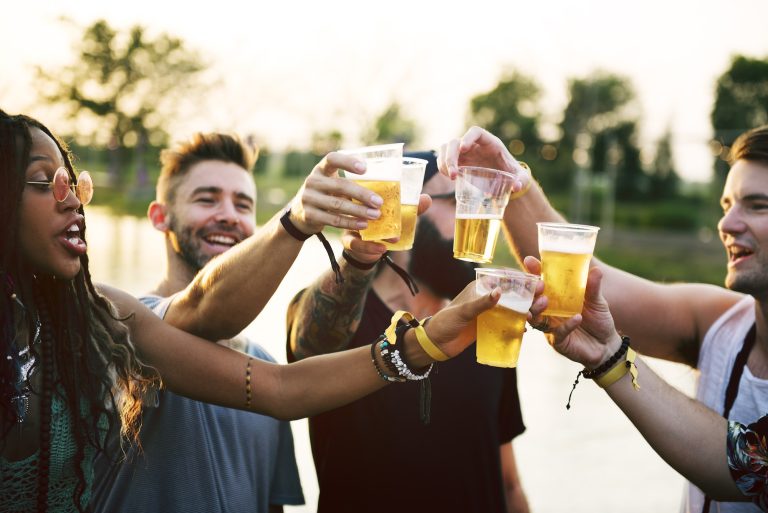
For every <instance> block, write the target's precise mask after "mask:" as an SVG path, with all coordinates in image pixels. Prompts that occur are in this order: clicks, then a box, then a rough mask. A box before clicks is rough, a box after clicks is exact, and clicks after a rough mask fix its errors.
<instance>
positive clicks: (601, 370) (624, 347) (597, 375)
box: [565, 335, 640, 410]
mask: <svg viewBox="0 0 768 513" xmlns="http://www.w3.org/2000/svg"><path fill="white" fill-rule="evenodd" d="M628 350H630V349H629V337H626V336H623V335H622V337H621V347H619V349H618V351H616V352H615V353H614V354H613V356H611V357H610V358H608V360H606V361H605V362H603V363H602V365H600V366H598V367H597V368H595V369H592V370H591V371H590V370H587V369H584V370H581V371H579V373H578V374H576V381H574V382H573V388H571V393H570V394H568V403H566V405H565V409H566V410H570V409H571V397H572V396H573V391H574V390H576V385H578V384H579V378H580V377H581V376H584V377H585V378H587V379H594V380H595V381H596V382H597V384H598V385H600V386H603V388H605V387H607V386H608V385H610V384H612V383H613V382H614V381H616V380H617V379H619V378H620V377H621V376H623V375H624V374H626V372H627V371H630V372H632V376H633V380H632V384H633V386H635V390H639V389H640V385H638V384H637V367H634V360H635V359H634V354H635V352H634V351H632V361H631V362H630V361H628V358H627V363H628V364H629V365H628V366H627V367H626V368H625V370H624V372H623V373H621V374H618V373H616V374H618V375H617V377H616V378H615V379H613V381H610V382H608V381H609V380H608V379H607V376H606V379H604V377H603V375H604V374H606V373H607V372H609V371H612V370H613V367H614V365H616V362H618V361H619V360H620V359H621V358H622V357H623V356H624V355H625V354H627V351H628ZM617 367H618V366H617ZM630 367H634V370H633V371H631V370H630ZM601 383H607V384H606V385H602V384H601Z"/></svg>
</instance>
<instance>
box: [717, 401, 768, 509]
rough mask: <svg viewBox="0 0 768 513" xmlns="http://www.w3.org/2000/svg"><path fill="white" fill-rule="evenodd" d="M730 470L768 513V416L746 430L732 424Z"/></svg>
mask: <svg viewBox="0 0 768 513" xmlns="http://www.w3.org/2000/svg"><path fill="white" fill-rule="evenodd" d="M727 445H728V468H729V469H730V471H731V477H733V480H734V481H735V482H736V486H738V487H739V489H740V490H741V492H742V493H743V494H744V495H746V496H748V497H751V498H752V502H754V503H755V504H757V506H758V507H760V509H761V510H762V511H768V415H765V416H763V417H762V418H761V419H760V420H758V421H757V422H755V423H753V424H750V425H749V426H745V425H744V424H740V423H738V422H733V421H731V422H728V442H727Z"/></svg>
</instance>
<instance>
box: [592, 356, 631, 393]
mask: <svg viewBox="0 0 768 513" xmlns="http://www.w3.org/2000/svg"><path fill="white" fill-rule="evenodd" d="M635 357H637V353H635V352H634V351H633V350H632V348H631V347H628V348H627V357H626V358H625V359H624V360H622V361H620V362H618V363H617V364H616V365H614V366H613V367H612V368H611V369H610V370H608V371H607V372H606V373H605V374H603V375H602V376H600V377H599V378H595V383H597V384H598V385H600V387H601V388H608V387H609V386H611V385H613V384H614V383H616V382H617V381H618V380H619V379H621V377H622V376H624V374H626V373H627V372H629V373H630V374H631V375H632V386H633V387H634V388H635V390H640V384H639V383H638V382H637V366H636V365H635Z"/></svg>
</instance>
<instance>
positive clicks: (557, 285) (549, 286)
mask: <svg viewBox="0 0 768 513" xmlns="http://www.w3.org/2000/svg"><path fill="white" fill-rule="evenodd" d="M590 260H592V253H586V254H579V253H567V252H561V251H542V252H541V275H542V277H543V278H544V283H546V285H545V287H546V290H545V294H546V295H547V298H548V299H549V303H548V306H547V309H546V310H545V311H544V313H545V314H546V315H551V316H553V317H570V316H572V315H576V314H577V313H581V309H582V308H583V307H584V290H585V289H586V288H587V275H588V273H589V261H590Z"/></svg>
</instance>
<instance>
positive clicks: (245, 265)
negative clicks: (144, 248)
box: [165, 213, 302, 340]
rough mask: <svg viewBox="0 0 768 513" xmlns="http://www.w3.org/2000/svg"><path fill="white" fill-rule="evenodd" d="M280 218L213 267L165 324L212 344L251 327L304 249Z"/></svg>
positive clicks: (182, 295) (179, 300)
mask: <svg viewBox="0 0 768 513" xmlns="http://www.w3.org/2000/svg"><path fill="white" fill-rule="evenodd" d="M280 215H281V214H280V213H278V214H276V215H275V216H274V217H273V218H272V219H270V220H269V222H268V223H267V224H265V225H264V226H262V227H261V228H260V229H259V230H258V231H257V232H256V233H255V234H254V235H252V236H251V237H249V238H248V239H246V240H245V241H243V242H242V243H240V244H238V245H237V246H235V247H234V248H232V249H230V250H229V251H227V252H226V253H224V254H222V255H221V256H219V257H217V258H215V259H213V260H212V261H211V262H209V263H208V264H207V265H206V266H205V267H204V268H203V269H202V270H201V271H200V272H199V273H198V274H197V276H196V277H195V279H194V280H193V281H192V283H190V284H189V286H188V287H187V288H186V289H184V290H183V291H182V292H181V293H180V294H179V295H178V296H177V298H176V299H175V300H174V302H173V303H172V304H171V307H170V308H169V310H168V313H167V314H166V316H165V320H166V322H168V323H170V324H173V325H174V326H176V327H178V328H180V329H183V330H184V331H187V332H189V333H193V334H195V335H198V336H200V337H203V338H206V339H208V340H221V339H227V338H231V337H233V336H235V335H237V334H238V333H239V332H240V331H242V330H243V329H244V328H245V327H246V326H248V324H250V323H251V322H252V321H253V319H254V318H255V317H256V316H257V315H258V314H259V313H260V312H261V310H262V309H263V308H264V306H265V305H266V304H267V302H268V301H269V299H270V298H271V297H272V295H273V294H274V292H275V290H276V289H277V287H278V286H279V285H280V282H281V281H282V279H283V277H284V276H285V274H286V273H287V272H288V270H289V269H290V267H291V265H293V262H294V260H295V259H296V257H297V255H298V254H299V251H300V250H301V247H302V242H301V241H298V240H296V239H294V238H293V237H291V236H290V235H289V234H288V233H287V232H286V231H285V230H284V229H283V227H282V226H281V224H280V220H279V218H280Z"/></svg>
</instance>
